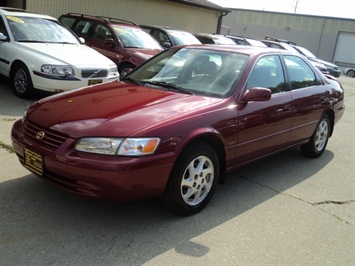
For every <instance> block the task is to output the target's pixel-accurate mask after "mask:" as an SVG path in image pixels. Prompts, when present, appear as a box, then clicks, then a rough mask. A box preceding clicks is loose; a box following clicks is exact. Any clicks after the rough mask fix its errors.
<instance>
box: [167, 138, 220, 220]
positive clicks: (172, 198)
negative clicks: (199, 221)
mask: <svg viewBox="0 0 355 266" xmlns="http://www.w3.org/2000/svg"><path fill="white" fill-rule="evenodd" d="M219 168H220V164H219V159H218V156H217V153H216V152H215V150H214V149H213V148H212V147H211V146H209V145H207V144H205V143H202V142H198V143H194V144H192V145H191V146H189V147H187V148H186V149H185V150H184V151H183V152H182V154H181V155H180V156H179V158H178V159H177V161H176V162H175V165H174V167H173V170H172V172H171V174H170V177H169V181H168V184H167V187H166V189H165V192H164V195H163V198H162V200H163V203H164V204H165V205H166V206H167V207H168V208H170V209H171V210H172V211H173V212H175V213H177V214H179V215H184V216H187V215H192V214H196V213H198V212H200V211H201V210H202V209H203V208H205V207H206V205H207V204H208V202H209V201H210V200H211V198H212V196H213V194H214V192H215V190H216V186H217V184H218V179H219Z"/></svg>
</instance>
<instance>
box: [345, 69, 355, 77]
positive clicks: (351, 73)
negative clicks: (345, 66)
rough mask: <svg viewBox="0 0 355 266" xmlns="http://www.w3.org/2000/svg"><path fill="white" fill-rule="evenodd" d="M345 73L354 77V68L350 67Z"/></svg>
mask: <svg viewBox="0 0 355 266" xmlns="http://www.w3.org/2000/svg"><path fill="white" fill-rule="evenodd" d="M346 74H347V75H348V76H349V77H352V78H354V77H355V70H352V69H350V70H348V72H347V73H346Z"/></svg>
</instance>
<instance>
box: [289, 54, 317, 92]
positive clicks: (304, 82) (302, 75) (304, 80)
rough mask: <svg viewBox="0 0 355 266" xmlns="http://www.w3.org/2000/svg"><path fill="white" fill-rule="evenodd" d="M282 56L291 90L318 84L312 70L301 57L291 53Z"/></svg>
mask: <svg viewBox="0 0 355 266" xmlns="http://www.w3.org/2000/svg"><path fill="white" fill-rule="evenodd" d="M284 58H285V64H286V68H287V72H288V76H289V78H290V83H291V88H292V90H296V89H301V88H306V87H311V86H315V85H319V84H320V83H319V81H318V80H317V77H316V75H315V73H314V72H313V70H312V69H311V68H310V67H309V66H308V64H307V63H306V62H305V61H303V59H302V58H300V57H298V56H293V55H287V56H284Z"/></svg>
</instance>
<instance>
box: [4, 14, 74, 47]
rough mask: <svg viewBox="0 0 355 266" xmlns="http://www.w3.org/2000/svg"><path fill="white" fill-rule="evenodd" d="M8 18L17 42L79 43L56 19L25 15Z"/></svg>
mask: <svg viewBox="0 0 355 266" xmlns="http://www.w3.org/2000/svg"><path fill="white" fill-rule="evenodd" d="M6 18H7V21H8V23H9V25H10V29H11V32H12V35H13V36H14V38H15V41H17V42H44V43H72V44H78V43H79V42H78V39H77V38H76V37H75V36H74V35H73V34H72V33H71V32H70V31H69V30H68V29H66V28H65V27H63V26H62V25H61V24H60V23H59V22H57V21H55V20H50V19H45V18H36V17H24V16H18V17H14V16H7V17H6Z"/></svg>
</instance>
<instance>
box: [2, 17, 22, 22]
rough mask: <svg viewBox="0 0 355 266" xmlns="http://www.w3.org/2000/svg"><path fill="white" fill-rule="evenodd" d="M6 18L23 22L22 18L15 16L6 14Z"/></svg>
mask: <svg viewBox="0 0 355 266" xmlns="http://www.w3.org/2000/svg"><path fill="white" fill-rule="evenodd" d="M6 18H7V19H9V20H12V21H15V22H18V23H25V22H24V21H23V20H22V19H20V18H17V17H13V16H7V17H6Z"/></svg>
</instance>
